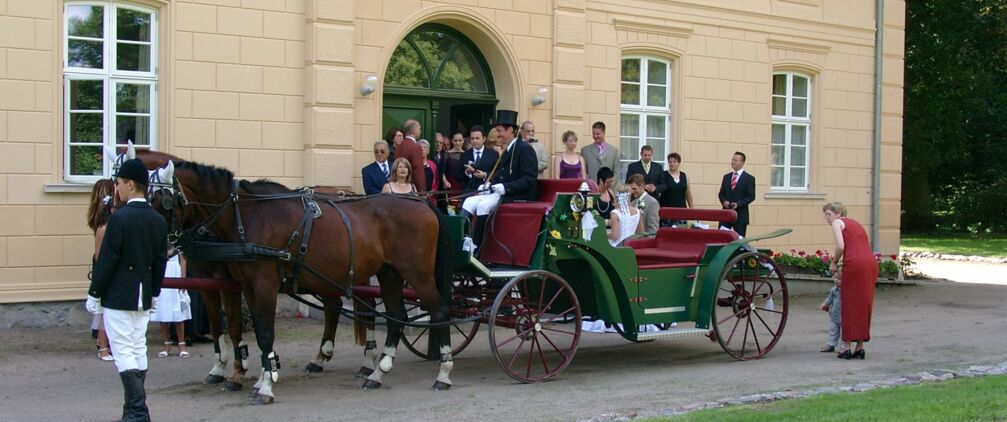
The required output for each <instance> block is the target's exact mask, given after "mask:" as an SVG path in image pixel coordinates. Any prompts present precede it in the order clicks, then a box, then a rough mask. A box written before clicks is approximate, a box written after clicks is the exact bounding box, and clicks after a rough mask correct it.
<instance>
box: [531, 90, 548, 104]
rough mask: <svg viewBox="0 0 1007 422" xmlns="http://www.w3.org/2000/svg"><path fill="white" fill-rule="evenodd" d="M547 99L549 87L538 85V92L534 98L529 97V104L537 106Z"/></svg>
mask: <svg viewBox="0 0 1007 422" xmlns="http://www.w3.org/2000/svg"><path fill="white" fill-rule="evenodd" d="M548 99H549V88H548V87H544V86H540V87H538V94H536V95H535V98H532V99H531V105H532V106H533V107H538V106H540V105H542V104H545V102H546V100H548Z"/></svg>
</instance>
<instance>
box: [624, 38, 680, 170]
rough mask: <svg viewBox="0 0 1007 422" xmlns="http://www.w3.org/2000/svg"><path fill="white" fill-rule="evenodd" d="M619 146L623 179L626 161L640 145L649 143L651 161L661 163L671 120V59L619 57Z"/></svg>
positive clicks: (635, 157) (635, 154)
mask: <svg viewBox="0 0 1007 422" xmlns="http://www.w3.org/2000/svg"><path fill="white" fill-rule="evenodd" d="M621 79H622V100H621V101H620V103H621V104H620V108H619V113H620V121H621V124H620V131H619V150H620V151H621V154H620V155H621V157H620V159H621V160H622V165H621V166H620V168H621V171H620V173H621V174H619V175H618V177H619V180H624V179H625V171H626V167H627V163H631V162H633V161H637V160H639V159H640V148H641V147H642V146H644V145H650V146H651V148H653V149H654V161H655V162H661V163H663V162H664V161H665V156H666V155H667V151H668V134H669V133H670V128H669V126H670V124H669V123H670V121H671V62H669V61H666V60H660V59H656V58H653V57H624V58H623V59H622V78H621Z"/></svg>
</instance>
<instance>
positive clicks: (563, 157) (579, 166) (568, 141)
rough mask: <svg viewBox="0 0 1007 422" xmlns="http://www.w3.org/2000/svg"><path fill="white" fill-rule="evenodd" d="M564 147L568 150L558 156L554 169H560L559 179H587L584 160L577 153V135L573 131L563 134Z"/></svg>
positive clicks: (557, 175)
mask: <svg viewBox="0 0 1007 422" xmlns="http://www.w3.org/2000/svg"><path fill="white" fill-rule="evenodd" d="M563 146H565V147H566V149H565V150H564V151H563V152H562V153H560V154H559V155H557V156H556V158H555V162H554V163H553V165H552V168H554V169H558V170H557V172H556V178H557V179H586V178H587V174H586V172H585V170H584V160H582V159H581V156H580V153H579V152H577V134H576V133H574V132H573V131H572V130H568V131H566V132H563Z"/></svg>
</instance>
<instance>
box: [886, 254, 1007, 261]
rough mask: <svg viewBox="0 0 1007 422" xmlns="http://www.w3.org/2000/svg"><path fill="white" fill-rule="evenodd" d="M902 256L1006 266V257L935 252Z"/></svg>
mask: <svg viewBox="0 0 1007 422" xmlns="http://www.w3.org/2000/svg"><path fill="white" fill-rule="evenodd" d="M902 255H905V256H908V257H910V258H925V259H936V260H940V261H961V262H982V263H987V264H1007V257H1004V256H997V257H988V256H974V255H973V256H966V255H952V254H942V253H937V252H903V253H902Z"/></svg>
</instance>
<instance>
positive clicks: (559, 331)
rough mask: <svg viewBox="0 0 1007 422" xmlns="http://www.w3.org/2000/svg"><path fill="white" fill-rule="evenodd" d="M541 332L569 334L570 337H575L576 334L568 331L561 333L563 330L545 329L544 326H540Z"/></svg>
mask: <svg viewBox="0 0 1007 422" xmlns="http://www.w3.org/2000/svg"><path fill="white" fill-rule="evenodd" d="M542 331H552V332H554V333H560V334H569V335H571V336H575V335H577V333H576V332H570V331H563V330H557V329H555V328H551V327H546V326H542ZM540 334H541V333H540ZM542 335H545V334H542Z"/></svg>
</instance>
